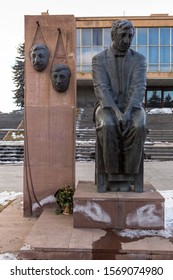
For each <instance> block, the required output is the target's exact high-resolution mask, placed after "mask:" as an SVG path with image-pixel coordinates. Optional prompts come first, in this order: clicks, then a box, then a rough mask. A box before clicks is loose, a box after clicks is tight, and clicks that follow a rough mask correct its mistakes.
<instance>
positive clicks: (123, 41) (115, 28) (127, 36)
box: [111, 19, 135, 52]
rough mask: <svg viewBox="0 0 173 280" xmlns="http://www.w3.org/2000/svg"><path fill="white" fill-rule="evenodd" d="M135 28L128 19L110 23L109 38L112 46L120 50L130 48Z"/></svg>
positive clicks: (124, 50)
mask: <svg viewBox="0 0 173 280" xmlns="http://www.w3.org/2000/svg"><path fill="white" fill-rule="evenodd" d="M134 34H135V29H134V26H133V24H132V22H131V21H130V20H127V19H124V20H117V21H114V22H113V24H112V29H111V38H112V41H113V45H114V47H115V48H116V49H117V50H118V51H120V52H126V51H127V50H128V48H130V46H131V43H132V40H133V36H134Z"/></svg>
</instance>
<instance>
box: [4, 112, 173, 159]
mask: <svg viewBox="0 0 173 280" xmlns="http://www.w3.org/2000/svg"><path fill="white" fill-rule="evenodd" d="M92 117H93V108H80V109H79V110H78V114H77V124H76V161H93V160H94V159H95V138H96V132H95V127H94V122H93V120H92ZM171 117H172V115H171ZM171 117H170V116H166V117H165V118H171ZM149 118H151V120H150V121H148V124H149V123H150V124H151V123H152V125H151V127H152V128H150V126H149V127H148V128H149V134H148V135H147V139H146V143H145V146H144V153H145V159H146V160H150V159H151V160H173V129H171V125H172V123H171V124H170V123H169V126H168V125H167V127H166V129H165V130H164V129H163V128H164V127H163V122H162V123H161V120H164V116H163V115H162V116H158V118H159V120H160V121H159V122H160V124H161V126H160V127H158V129H157V130H156V129H154V122H155V121H156V116H155V115H154V117H153V116H152V115H150V116H149ZM166 120H167V119H165V120H164V121H165V122H166ZM169 121H170V122H172V119H169ZM23 157H24V147H23V141H9V142H8V141H0V164H3V163H16V162H18V163H19V162H22V161H23Z"/></svg>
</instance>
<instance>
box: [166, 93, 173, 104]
mask: <svg viewBox="0 0 173 280" xmlns="http://www.w3.org/2000/svg"><path fill="white" fill-rule="evenodd" d="M172 106H173V100H172V98H171V96H170V94H169V93H168V95H167V96H166V97H165V100H164V107H172Z"/></svg>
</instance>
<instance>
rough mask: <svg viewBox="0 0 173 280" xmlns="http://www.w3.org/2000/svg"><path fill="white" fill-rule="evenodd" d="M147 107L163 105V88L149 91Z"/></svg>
mask: <svg viewBox="0 0 173 280" xmlns="http://www.w3.org/2000/svg"><path fill="white" fill-rule="evenodd" d="M147 107H150V108H160V107H161V90H148V91H147Z"/></svg>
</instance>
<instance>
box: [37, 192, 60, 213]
mask: <svg viewBox="0 0 173 280" xmlns="http://www.w3.org/2000/svg"><path fill="white" fill-rule="evenodd" d="M53 202H56V200H55V197H54V195H49V196H47V197H45V198H43V199H41V200H40V201H39V204H40V205H41V206H43V205H45V204H48V203H53ZM39 204H38V203H37V202H35V203H33V205H32V211H35V210H36V209H38V208H39V207H40V205H39Z"/></svg>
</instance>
